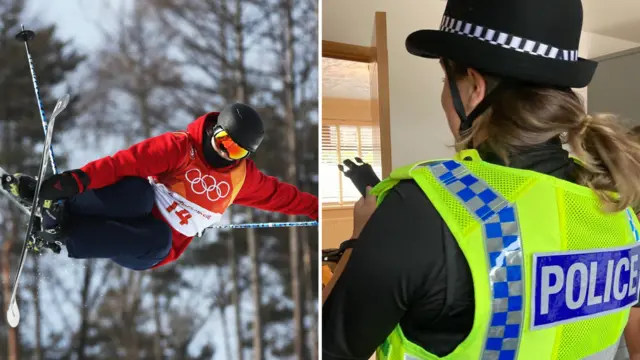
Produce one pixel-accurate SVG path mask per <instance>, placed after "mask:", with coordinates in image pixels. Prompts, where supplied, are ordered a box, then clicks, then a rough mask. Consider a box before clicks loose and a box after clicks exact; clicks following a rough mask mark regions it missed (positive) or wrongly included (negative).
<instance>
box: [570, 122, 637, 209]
mask: <svg viewBox="0 0 640 360" xmlns="http://www.w3.org/2000/svg"><path fill="white" fill-rule="evenodd" d="M567 143H568V144H569V146H571V149H572V150H573V152H574V153H575V155H576V156H577V157H578V158H579V159H580V160H581V161H582V162H583V163H584V167H583V168H580V169H579V170H578V172H577V182H578V183H579V184H582V185H585V186H588V187H590V188H591V189H593V190H594V191H595V192H596V193H597V194H598V195H599V197H600V198H601V199H602V202H603V204H604V206H605V209H606V210H608V211H620V210H623V209H625V208H627V207H629V206H635V205H636V204H638V203H639V202H640V143H639V142H638V141H637V139H636V137H634V136H633V135H632V134H630V133H629V131H628V130H627V129H625V128H624V127H623V126H622V125H621V124H620V122H619V121H618V119H617V118H616V116H614V115H611V114H596V115H586V114H585V115H584V116H583V117H582V119H581V122H580V127H579V128H576V129H573V130H572V131H569V132H567ZM611 192H617V193H618V195H619V196H612V193H611Z"/></svg>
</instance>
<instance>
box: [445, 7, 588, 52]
mask: <svg viewBox="0 0 640 360" xmlns="http://www.w3.org/2000/svg"><path fill="white" fill-rule="evenodd" d="M440 30H441V31H446V32H449V33H454V34H460V35H467V36H469V37H472V38H476V39H478V40H482V41H486V42H488V43H489V44H493V45H497V46H502V47H503V48H505V49H510V50H515V51H519V52H523V53H529V54H531V55H538V56H543V57H546V58H550V59H556V60H565V61H578V50H564V49H558V48H557V47H554V46H550V45H547V44H543V43H541V42H537V41H533V40H528V39H523V38H521V37H519V36H514V35H511V34H507V33H503V32H500V31H496V30H493V29H489V28H486V27H484V26H480V25H475V24H471V23H468V22H465V21H461V20H457V19H454V18H451V17H449V16H444V17H443V18H442V24H441V25H440Z"/></svg>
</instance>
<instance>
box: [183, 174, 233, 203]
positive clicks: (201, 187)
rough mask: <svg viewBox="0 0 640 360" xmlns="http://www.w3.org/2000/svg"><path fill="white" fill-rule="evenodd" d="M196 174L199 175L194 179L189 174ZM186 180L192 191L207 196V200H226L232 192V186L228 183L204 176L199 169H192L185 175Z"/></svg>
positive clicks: (194, 176)
mask: <svg viewBox="0 0 640 360" xmlns="http://www.w3.org/2000/svg"><path fill="white" fill-rule="evenodd" d="M193 172H195V173H196V174H197V175H193V176H192V177H190V176H189V174H192V173H193ZM184 178H185V179H186V180H187V181H188V182H189V184H191V191H193V192H194V193H196V194H198V195H202V194H205V193H206V194H207V198H208V199H209V200H211V201H218V200H220V199H224V198H225V197H227V195H229V192H230V191H231V185H229V183H227V182H226V181H217V180H216V178H214V177H213V176H211V175H205V176H202V173H201V172H200V170H199V169H191V170H189V171H187V173H186V174H184Z"/></svg>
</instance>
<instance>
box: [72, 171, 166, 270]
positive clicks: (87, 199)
mask: <svg viewBox="0 0 640 360" xmlns="http://www.w3.org/2000/svg"><path fill="white" fill-rule="evenodd" d="M154 199H155V196H154V191H153V187H152V186H151V184H149V182H148V181H147V180H146V179H143V178H138V177H128V178H124V179H122V180H120V181H118V182H117V183H115V184H113V185H110V186H107V187H104V188H101V189H97V190H88V191H86V192H84V193H82V194H79V195H77V196H75V197H73V198H71V199H69V200H68V201H67V209H68V221H67V222H66V224H65V230H64V238H65V242H66V246H67V252H68V253H69V257H72V258H76V259H111V260H113V261H114V262H116V263H117V264H119V265H121V266H123V267H125V268H128V269H132V270H146V269H149V268H151V267H153V266H154V265H156V264H158V263H159V262H160V261H162V260H163V259H164V258H165V257H166V256H167V255H168V254H169V251H170V250H171V237H172V235H171V228H170V227H169V225H167V224H166V223H165V222H164V221H162V220H160V219H156V218H154V217H153V216H152V215H151V210H152V209H153V206H154Z"/></svg>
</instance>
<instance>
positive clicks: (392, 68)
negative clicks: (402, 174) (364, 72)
mask: <svg viewBox="0 0 640 360" xmlns="http://www.w3.org/2000/svg"><path fill="white" fill-rule="evenodd" d="M429 3H431V5H433V4H435V5H436V7H437V9H436V10H435V11H434V9H433V6H431V9H430V8H429V6H428V5H427V4H429ZM444 6H445V3H444V2H439V1H437V0H433V1H424V0H423V1H414V0H388V1H385V0H346V1H345V0H324V1H323V2H322V16H323V20H322V21H323V24H322V26H323V28H322V39H323V40H331V41H338V42H344V43H350V44H356V45H364V46H370V45H371V39H372V34H373V17H374V13H375V12H376V11H385V12H386V13H387V32H388V34H387V42H388V47H389V84H390V92H389V94H390V107H391V148H392V166H393V167H394V168H396V167H398V166H401V165H404V164H407V163H410V162H414V161H419V160H424V159H428V158H437V157H448V156H451V154H453V151H452V150H451V149H449V148H447V147H446V145H445V144H452V143H453V139H452V137H451V134H450V133H449V130H448V127H447V124H446V120H445V119H444V114H443V113H442V110H441V107H440V91H441V86H442V83H441V81H440V80H441V78H442V75H441V70H440V66H439V65H438V63H437V61H435V60H427V59H422V58H419V57H416V56H412V55H410V54H409V53H407V51H406V49H405V46H404V41H405V38H406V37H407V35H409V34H410V33H411V32H412V31H414V30H418V29H420V28H423V27H437V26H439V25H440V20H441V17H442V12H443V11H444ZM408 9H411V10H409V11H407V10H408Z"/></svg>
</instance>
